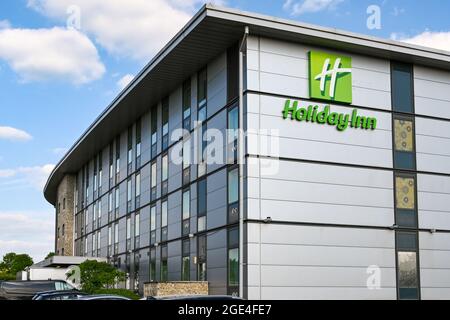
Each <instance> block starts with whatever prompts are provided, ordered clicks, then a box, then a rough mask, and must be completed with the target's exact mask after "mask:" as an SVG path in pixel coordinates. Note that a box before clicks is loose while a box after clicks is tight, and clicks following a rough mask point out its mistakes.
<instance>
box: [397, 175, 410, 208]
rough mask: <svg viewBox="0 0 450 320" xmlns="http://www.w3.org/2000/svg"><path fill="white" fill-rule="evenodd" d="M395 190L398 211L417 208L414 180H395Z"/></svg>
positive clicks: (400, 178) (398, 178)
mask: <svg viewBox="0 0 450 320" xmlns="http://www.w3.org/2000/svg"><path fill="white" fill-rule="evenodd" d="M395 190H396V196H397V201H396V202H397V208H398V209H414V208H415V183H414V178H404V177H396V178H395Z"/></svg>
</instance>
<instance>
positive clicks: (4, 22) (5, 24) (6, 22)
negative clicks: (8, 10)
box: [0, 20, 11, 29]
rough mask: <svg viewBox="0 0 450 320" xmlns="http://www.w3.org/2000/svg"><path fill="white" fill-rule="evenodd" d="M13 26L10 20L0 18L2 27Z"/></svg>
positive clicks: (0, 27)
mask: <svg viewBox="0 0 450 320" xmlns="http://www.w3.org/2000/svg"><path fill="white" fill-rule="evenodd" d="M8 28H11V23H9V21H8V20H0V29H8Z"/></svg>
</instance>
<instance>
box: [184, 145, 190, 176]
mask: <svg viewBox="0 0 450 320" xmlns="http://www.w3.org/2000/svg"><path fill="white" fill-rule="evenodd" d="M190 164H191V142H190V139H187V140H186V141H183V169H186V168H189V166H190Z"/></svg>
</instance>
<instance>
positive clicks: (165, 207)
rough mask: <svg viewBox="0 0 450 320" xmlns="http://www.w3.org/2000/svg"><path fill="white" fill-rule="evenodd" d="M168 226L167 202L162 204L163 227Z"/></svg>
mask: <svg viewBox="0 0 450 320" xmlns="http://www.w3.org/2000/svg"><path fill="white" fill-rule="evenodd" d="M165 226H167V200H164V201H163V202H161V227H165Z"/></svg>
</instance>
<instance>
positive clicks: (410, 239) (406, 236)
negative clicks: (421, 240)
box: [397, 232, 417, 251]
mask: <svg viewBox="0 0 450 320" xmlns="http://www.w3.org/2000/svg"><path fill="white" fill-rule="evenodd" d="M397 249H398V250H400V251H416V250H417V235H416V233H413V232H397Z"/></svg>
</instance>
